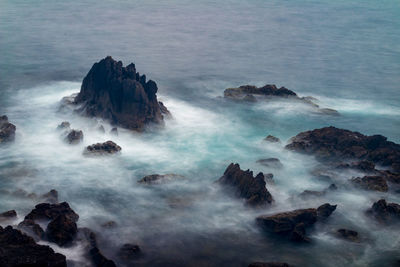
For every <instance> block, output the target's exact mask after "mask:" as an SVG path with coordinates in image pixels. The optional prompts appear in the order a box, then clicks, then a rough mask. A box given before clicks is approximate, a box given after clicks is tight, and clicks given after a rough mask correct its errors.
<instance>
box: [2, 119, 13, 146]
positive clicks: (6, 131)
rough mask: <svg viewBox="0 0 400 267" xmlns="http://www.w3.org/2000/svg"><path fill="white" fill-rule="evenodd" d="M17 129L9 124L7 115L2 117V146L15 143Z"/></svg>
mask: <svg viewBox="0 0 400 267" xmlns="http://www.w3.org/2000/svg"><path fill="white" fill-rule="evenodd" d="M16 129H17V128H16V127H15V125H14V124H12V123H9V122H8V117H7V116H6V115H4V116H0V144H1V143H6V142H11V141H14V139H15V131H16Z"/></svg>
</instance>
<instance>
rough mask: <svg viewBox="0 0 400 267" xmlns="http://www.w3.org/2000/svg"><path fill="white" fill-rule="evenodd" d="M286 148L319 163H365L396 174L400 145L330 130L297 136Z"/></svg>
mask: <svg viewBox="0 0 400 267" xmlns="http://www.w3.org/2000/svg"><path fill="white" fill-rule="evenodd" d="M286 148H287V149H290V150H294V151H298V152H303V153H309V154H313V155H316V156H317V157H318V158H319V159H323V160H332V159H343V158H349V159H360V160H368V161H372V162H374V163H376V164H380V165H382V166H390V167H392V169H393V170H394V171H396V172H399V171H400V145H398V144H395V143H393V142H390V141H387V139H386V137H384V136H382V135H372V136H366V135H363V134H360V133H358V132H352V131H349V130H344V129H339V128H335V127H332V126H331V127H325V128H321V129H315V130H312V131H307V132H302V133H299V134H298V135H296V136H295V137H293V138H292V139H291V143H290V144H288V145H287V146H286Z"/></svg>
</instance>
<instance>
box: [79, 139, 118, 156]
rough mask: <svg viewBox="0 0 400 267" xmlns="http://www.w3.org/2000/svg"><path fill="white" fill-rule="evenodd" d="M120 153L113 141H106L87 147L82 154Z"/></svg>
mask: <svg viewBox="0 0 400 267" xmlns="http://www.w3.org/2000/svg"><path fill="white" fill-rule="evenodd" d="M120 151H121V147H120V146H119V145H117V144H116V143H114V142H113V141H107V142H105V143H97V144H93V145H91V146H88V147H87V148H86V150H85V151H84V154H97V155H104V154H115V153H118V152H120Z"/></svg>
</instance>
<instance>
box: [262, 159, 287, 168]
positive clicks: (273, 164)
mask: <svg viewBox="0 0 400 267" xmlns="http://www.w3.org/2000/svg"><path fill="white" fill-rule="evenodd" d="M257 163H259V164H261V165H264V166H266V167H270V168H277V169H280V168H282V167H283V164H282V163H281V161H280V160H279V159H277V158H267V159H259V160H257Z"/></svg>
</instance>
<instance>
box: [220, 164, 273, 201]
mask: <svg viewBox="0 0 400 267" xmlns="http://www.w3.org/2000/svg"><path fill="white" fill-rule="evenodd" d="M218 182H219V183H220V184H222V185H228V186H231V187H233V188H234V191H235V193H236V195H237V196H239V197H241V198H244V199H245V200H246V203H247V204H249V205H253V206H257V205H264V204H270V203H272V201H273V199H272V196H271V194H270V193H269V191H268V189H267V188H266V186H265V185H266V183H265V180H264V174H263V173H262V172H260V173H259V174H257V175H256V177H254V176H253V172H252V171H250V170H247V171H243V170H241V169H240V166H239V164H233V163H231V164H230V165H229V166H228V168H226V170H225V172H224V175H223V176H222V177H221V178H219V180H218Z"/></svg>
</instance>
